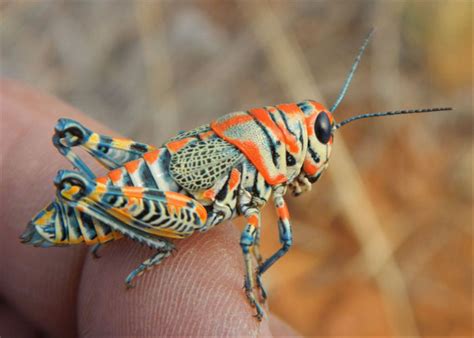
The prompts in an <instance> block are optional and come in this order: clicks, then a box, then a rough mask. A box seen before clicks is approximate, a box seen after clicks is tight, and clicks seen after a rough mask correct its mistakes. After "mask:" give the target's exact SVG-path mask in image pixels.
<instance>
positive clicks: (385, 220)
mask: <svg viewBox="0 0 474 338" xmlns="http://www.w3.org/2000/svg"><path fill="white" fill-rule="evenodd" d="M0 4H1V7H0V10H1V23H0V25H1V26H0V27H1V32H0V38H1V54H0V55H1V69H0V74H1V75H2V76H6V77H11V78H16V79H19V80H22V81H24V82H26V83H29V84H32V85H34V86H36V87H38V88H40V89H42V90H44V91H46V92H50V93H53V94H56V95H58V96H59V97H61V98H63V99H64V100H65V101H67V102H70V103H71V104H73V105H75V106H77V107H79V108H81V109H82V110H83V111H85V112H87V113H88V114H90V115H91V116H93V117H95V118H97V119H98V120H100V121H102V122H103V123H104V124H106V125H108V126H109V127H111V128H115V129H116V130H118V131H119V132H121V133H122V134H124V135H127V136H129V137H132V138H135V139H138V140H141V141H144V142H149V143H152V144H160V143H161V142H162V141H164V140H165V139H166V138H167V137H170V136H172V135H173V134H175V133H176V132H177V131H178V130H183V129H190V128H192V127H195V126H197V125H200V124H203V123H207V122H209V121H210V120H211V119H213V118H215V117H217V116H219V115H221V114H223V113H226V112H229V111H233V110H239V109H244V108H250V107H253V106H261V105H268V104H276V103H280V102H285V101H297V100H302V99H306V98H313V99H316V100H319V101H322V102H326V103H332V102H333V100H334V99H335V97H336V95H337V93H338V90H339V87H340V85H341V84H342V82H343V80H344V77H345V75H346V72H347V71H348V69H349V67H350V64H351V62H352V60H353V57H354V56H355V53H356V51H357V49H358V47H359V45H360V43H361V41H362V39H363V37H364V36H365V34H366V33H367V32H368V30H369V29H370V27H372V26H375V27H376V29H377V31H376V34H375V37H374V40H373V43H372V44H371V46H370V48H369V50H368V52H367V53H366V55H365V57H364V59H363V62H362V65H361V67H360V70H359V71H358V73H357V74H356V77H355V80H354V82H353V84H352V87H351V88H350V90H349V93H348V96H347V98H346V99H345V100H344V102H343V104H342V105H341V107H340V109H338V112H337V113H336V118H337V119H339V120H340V119H343V118H346V117H348V116H350V115H353V114H355V113H360V112H365V111H381V110H393V109H397V108H414V107H430V106H446V105H452V106H454V107H455V108H456V110H455V111H452V112H448V113H435V114H432V115H430V116H427V115H424V116H409V117H400V118H386V119H384V120H372V121H368V120H366V121H365V122H358V123H354V124H353V125H351V127H347V128H344V129H343V130H342V132H341V133H340V134H338V135H337V137H336V141H335V147H334V149H333V156H332V163H331V165H330V169H329V174H327V175H326V176H325V177H324V179H322V180H321V181H320V183H318V184H317V185H316V186H314V187H313V191H312V192H311V193H309V194H307V195H305V196H302V197H300V198H297V199H295V198H288V202H289V203H290V211H291V213H292V216H293V224H294V237H295V245H294V247H293V249H292V250H291V252H290V253H289V254H288V255H287V256H286V257H285V258H284V259H283V260H281V262H280V263H278V264H277V265H276V266H275V267H274V268H272V269H271V271H270V272H269V273H268V275H267V276H266V283H267V284H268V285H269V291H270V294H271V297H270V300H271V303H270V307H271V309H272V310H273V311H274V312H275V313H277V314H278V315H280V316H281V317H282V318H284V319H285V320H287V321H288V322H289V323H290V324H291V325H292V326H294V327H295V328H296V329H297V330H299V331H300V332H302V333H303V334H305V335H319V336H342V335H351V336H368V335H374V336H382V335H384V336H385V335H386V336H398V335H410V336H414V337H429V336H471V335H472V334H473V331H472V330H473V328H472V315H473V313H472V305H473V303H472V285H473V283H472V267H473V264H472V259H473V250H472V235H473V234H472V92H471V91H472V13H473V12H472V3H471V2H470V1H444V2H443V1H439V2H438V1H431V2H430V1H427V2H426V1H397V2H391V1H274V2H270V3H268V2H266V1H259V2H257V1H254V2H252V1H245V2H236V1H177V2H171V1H163V2H153V1H137V2H126V1H103V2H94V3H93V2H86V1H84V2H82V1H73V2H59V1H48V2H30V1H27V2H14V1H11V2H5V1H2V2H1V3H0ZM264 219H265V220H266V224H265V226H264V229H263V236H264V237H263V238H264V240H263V241H264V253H267V254H268V253H270V252H271V251H272V250H274V249H275V248H276V247H277V246H278V243H277V241H276V240H275V239H276V237H277V232H276V226H275V222H274V221H275V216H274V215H273V211H272V210H270V209H269V208H267V209H266V215H265V217H264Z"/></svg>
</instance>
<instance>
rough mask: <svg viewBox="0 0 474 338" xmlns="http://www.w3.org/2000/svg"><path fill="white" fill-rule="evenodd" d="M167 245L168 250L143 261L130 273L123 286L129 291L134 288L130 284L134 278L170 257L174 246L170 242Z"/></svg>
mask: <svg viewBox="0 0 474 338" xmlns="http://www.w3.org/2000/svg"><path fill="white" fill-rule="evenodd" d="M168 244H169V250H164V251H161V250H160V251H158V252H157V253H155V254H154V255H153V256H151V257H150V258H148V259H147V260H146V261H144V262H143V263H142V264H140V266H139V267H138V268H136V269H135V270H133V271H132V272H130V274H129V275H128V276H127V278H126V279H125V285H126V286H127V289H131V288H134V287H135V285H134V284H132V282H133V280H134V279H135V278H136V277H138V276H141V275H142V274H143V273H144V272H145V271H147V270H149V269H151V268H152V267H153V266H155V265H157V264H160V263H161V262H162V261H163V259H165V258H166V257H168V256H169V255H171V252H172V251H173V249H174V246H173V244H172V243H171V242H169V243H168Z"/></svg>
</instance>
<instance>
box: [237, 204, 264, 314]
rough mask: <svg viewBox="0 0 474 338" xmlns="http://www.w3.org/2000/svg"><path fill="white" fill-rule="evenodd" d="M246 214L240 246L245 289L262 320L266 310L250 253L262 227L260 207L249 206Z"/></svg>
mask: <svg viewBox="0 0 474 338" xmlns="http://www.w3.org/2000/svg"><path fill="white" fill-rule="evenodd" d="M244 216H245V217H246V218H247V226H246V227H245V229H244V231H243V232H242V234H241V236H240V247H241V248H242V253H243V255H244V263H245V280H244V289H245V294H246V295H247V299H248V301H249V303H250V305H251V306H252V307H255V309H256V311H257V313H256V314H255V316H256V317H257V319H258V320H262V318H263V316H264V312H263V308H262V307H261V305H260V304H259V303H258V301H257V298H256V297H255V293H254V286H255V284H254V281H255V269H254V267H253V263H252V255H251V253H250V248H251V247H252V246H253V245H254V244H255V236H256V234H257V229H259V228H260V211H259V210H258V209H252V208H249V209H247V210H246V211H245V213H244Z"/></svg>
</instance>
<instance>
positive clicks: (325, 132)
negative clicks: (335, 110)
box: [314, 111, 332, 144]
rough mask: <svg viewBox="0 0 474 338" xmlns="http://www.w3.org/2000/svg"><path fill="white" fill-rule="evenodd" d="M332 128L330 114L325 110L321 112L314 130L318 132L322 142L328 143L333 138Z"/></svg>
mask: <svg viewBox="0 0 474 338" xmlns="http://www.w3.org/2000/svg"><path fill="white" fill-rule="evenodd" d="M331 130H332V127H331V122H330V121H329V117H328V114H327V113H326V112H324V111H323V112H321V113H319V115H318V117H317V118H316V122H315V123H314V132H315V133H316V137H317V138H318V140H319V142H321V143H322V144H326V143H328V142H329V139H330V138H331Z"/></svg>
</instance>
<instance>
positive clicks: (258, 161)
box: [223, 136, 288, 185]
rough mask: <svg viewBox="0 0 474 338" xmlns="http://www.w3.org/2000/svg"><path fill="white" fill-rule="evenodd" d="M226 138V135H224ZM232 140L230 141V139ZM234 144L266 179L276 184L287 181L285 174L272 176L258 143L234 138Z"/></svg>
mask: <svg viewBox="0 0 474 338" xmlns="http://www.w3.org/2000/svg"><path fill="white" fill-rule="evenodd" d="M223 138H224V140H226V137H225V136H224V137H223ZM229 142H230V141H229ZM230 143H232V144H233V145H235V146H236V147H237V148H239V149H240V151H242V152H243V153H244V155H245V156H247V157H248V158H249V159H250V161H251V162H252V164H253V165H254V166H255V167H256V168H257V170H258V172H259V173H260V174H262V176H263V177H264V178H265V180H266V181H267V182H268V183H269V184H271V185H276V184H280V183H283V182H286V181H287V180H288V178H287V177H286V175H284V174H278V175H276V176H271V175H270V172H269V171H268V169H267V166H266V163H265V159H264V158H263V156H262V154H261V153H260V149H259V147H258V145H256V144H255V143H253V142H252V141H238V140H232V142H230Z"/></svg>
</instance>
